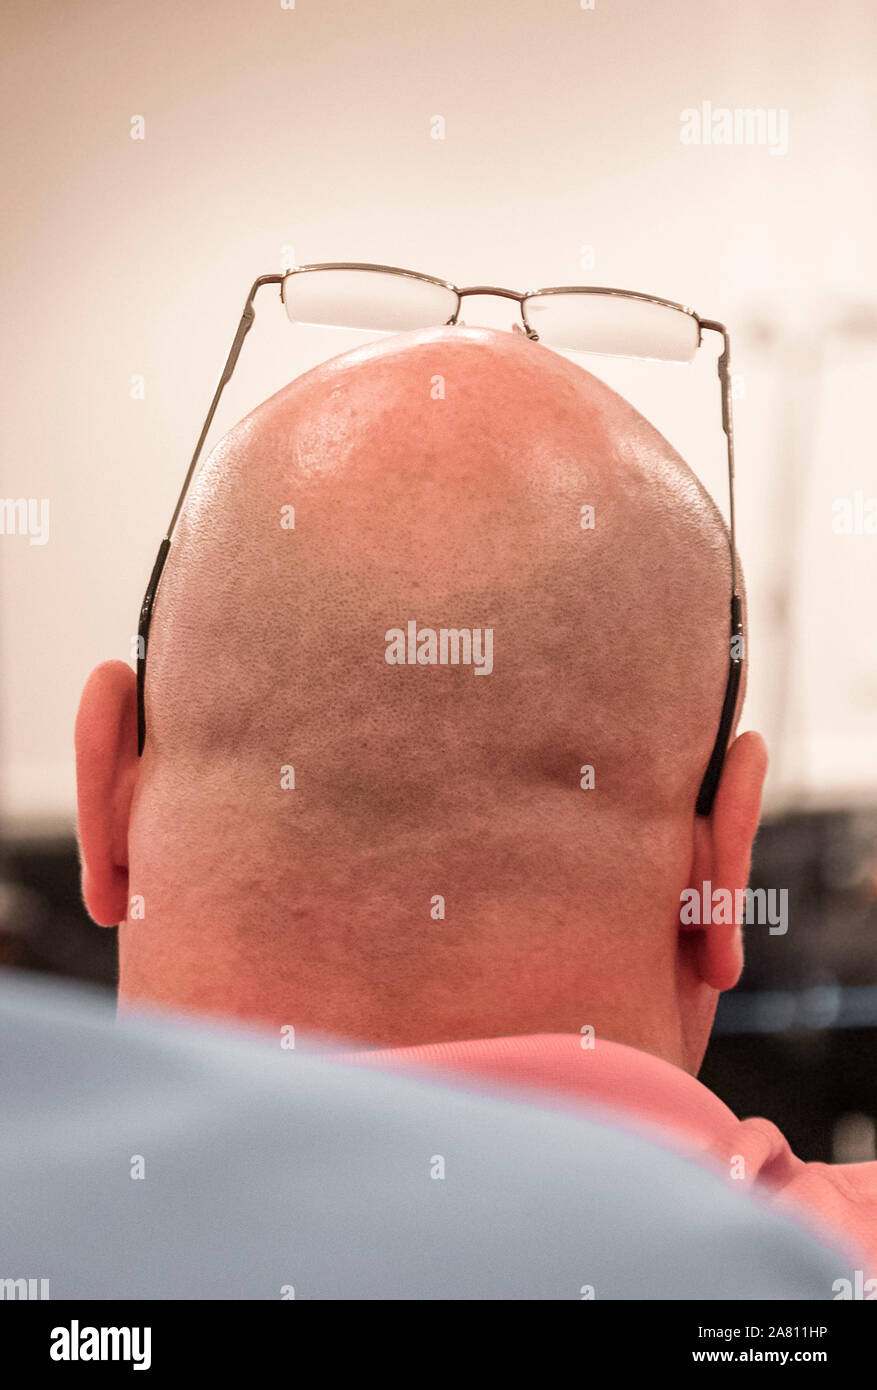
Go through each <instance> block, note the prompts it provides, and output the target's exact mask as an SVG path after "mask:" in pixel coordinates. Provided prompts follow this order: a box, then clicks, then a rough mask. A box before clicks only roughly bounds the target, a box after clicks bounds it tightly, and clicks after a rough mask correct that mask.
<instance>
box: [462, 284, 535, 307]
mask: <svg viewBox="0 0 877 1390" xmlns="http://www.w3.org/2000/svg"><path fill="white" fill-rule="evenodd" d="M457 293H458V295H459V296H460V298H461V299H465V298H466V296H467V295H470V294H472V295H475V294H485V295H495V296H496V297H497V298H499V299H514V300H517V302H518V304H523V302H524V299H525V298H526V296H525V295H523V294H521V293H520V292H519V291H518V290H507V289H504V288H503V287H502V286H501V285H467V286H466V288H465V289H463V290H458V291H457Z"/></svg>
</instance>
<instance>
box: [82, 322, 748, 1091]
mask: <svg viewBox="0 0 877 1390" xmlns="http://www.w3.org/2000/svg"><path fill="white" fill-rule="evenodd" d="M436 376H441V377H442V378H443V379H444V398H443V399H436V398H435V395H434V393H433V392H432V391H431V387H432V384H433V381H434V378H435V377H436ZM584 504H588V505H591V506H593V507H594V509H595V513H594V515H595V525H594V527H593V529H588V530H583V529H582V527H581V525H580V515H581V507H582V506H583V505H584ZM289 505H292V506H294V508H295V529H294V530H288V529H286V528H284V527H282V526H281V524H280V518H281V511H282V508H283V507H285V506H289ZM728 595H729V557H728V543H727V535H726V532H725V529H724V526H723V524H722V522H721V518H720V516H719V514H718V512H717V510H716V508H715V506H714V505H713V503H712V502H711V500H710V499H709V498H708V496H707V495H706V494H705V492H704V491H703V489H702V488H701V486H700V484H699V483H698V482H697V481H696V479H695V478H694V475H693V474H692V473H691V471H690V470H689V468H688V467H687V466H686V464H685V463H683V461H682V460H681V459H679V457H678V456H677V455H676V454H675V453H674V451H673V450H672V449H671V447H670V446H669V445H668V444H667V442H666V441H665V440H664V439H663V438H662V437H661V436H660V435H659V434H658V433H657V431H655V430H654V429H653V428H652V426H651V425H649V424H648V422H647V421H645V420H644V419H643V418H642V417H641V416H639V415H638V414H637V413H636V412H635V411H634V410H633V409H632V407H631V406H630V405H629V404H627V402H625V401H623V400H622V399H621V398H620V397H618V396H617V395H616V394H615V393H614V392H612V391H611V390H610V389H609V388H608V387H607V386H605V385H604V384H603V383H602V382H600V381H599V380H598V379H597V378H595V377H594V376H592V375H590V374H589V373H587V372H585V371H584V370H583V369H582V368H580V367H579V366H577V365H575V364H574V363H571V362H569V361H567V360H566V359H564V358H561V357H559V356H557V355H556V354H554V353H552V352H550V351H548V350H547V349H545V348H543V347H541V346H540V345H538V344H534V343H532V342H529V341H528V340H526V339H522V338H520V337H518V336H516V335H511V334H503V333H495V332H492V331H489V330H486V329H468V328H461V327H457V328H444V329H436V330H430V331H428V332H423V333H415V334H404V335H399V336H397V337H393V338H388V339H384V340H383V341H381V342H379V343H377V344H373V345H369V346H368V347H367V348H361V349H357V350H356V351H355V352H353V353H347V354H345V355H343V356H341V357H338V358H335V359H333V360H332V361H330V362H328V363H326V364H324V365H322V366H320V367H318V368H316V369H315V370H314V371H312V372H309V373H307V374H306V375H305V376H303V377H301V378H298V379H297V380H296V381H294V382H292V383H291V384H290V385H289V386H287V387H286V388H285V389H284V390H282V391H280V392H278V394H277V395H275V396H273V397H272V398H271V399H270V400H268V401H266V402H265V403H264V404H263V405H261V406H260V407H259V408H258V409H257V410H256V411H254V412H253V414H252V415H250V416H248V417H247V419H246V420H245V421H243V422H242V423H241V424H240V425H238V426H237V427H236V428H235V429H234V430H232V431H231V432H230V434H229V435H227V436H226V437H225V439H224V440H223V441H221V443H220V444H219V445H218V447H217V448H216V449H215V450H214V451H213V453H212V454H211V456H210V458H209V459H208V460H207V462H206V464H205V465H204V467H203V469H202V470H201V473H200V475H199V477H198V478H197V479H196V481H195V484H194V486H193V489H192V492H191V495H190V497H189V499H188V501H187V504H186V507H185V509H184V512H183V515H182V517H181V519H180V523H179V527H178V531H177V534H176V535H175V538H174V542H173V546H172V549H171V553H170V557H169V559H168V563H167V567H166V570H165V574H164V576H163V579H162V583H161V586H160V589H159V593H158V599H157V602H156V606H155V612H154V618H153V625H152V635H151V638H150V649H149V664H148V677H147V719H148V730H149V733H148V738H147V746H146V750H145V754H144V757H143V758H142V759H141V760H138V759H137V758H136V756H135V757H133V758H132V757H131V747H130V739H129V737H128V734H129V732H130V727H131V726H130V721H131V719H132V717H133V716H132V710H131V699H132V696H133V690H132V681H133V677H132V675H131V672H130V671H129V670H128V668H126V667H123V666H122V665H121V663H110V664H108V665H107V666H104V667H102V668H98V671H97V672H96V673H95V674H94V675H93V676H92V678H91V681H90V683H89V686H88V687H87V688H86V692H85V695H84V696H83V704H82V708H81V711H80V717H79V722H78V729H77V740H78V762H79V779H80V798H81V805H82V806H84V807H85V814H84V816H83V815H82V813H81V817H80V820H81V836H82V844H83V855H84V890H85V893H86V899H87V901H88V903H89V908H90V910H91V911H92V913H93V915H94V916H95V917H96V919H97V920H105V921H108V922H115V921H118V920H122V919H124V918H125V916H126V912H127V904H128V899H129V895H130V893H133V892H138V893H140V894H142V895H143V897H144V899H145V903H146V917H145V919H144V921H142V922H136V923H135V922H133V921H131V922H125V923H124V925H123V926H122V929H121V932H120V945H121V978H120V998H121V1001H122V1005H123V1007H129V1006H131V1005H133V1004H136V1003H137V1002H138V1001H144V1000H149V1001H154V1002H160V1003H164V1004H168V1005H170V1006H172V1007H176V1008H182V1009H189V1010H193V1011H200V1012H209V1013H218V1014H229V1015H233V1016H236V1017H244V1018H258V1019H261V1020H264V1021H269V1022H271V1023H272V1024H274V1023H277V1022H281V1023H294V1024H295V1026H297V1027H300V1028H303V1029H307V1028H312V1029H318V1030H320V1031H322V1032H330V1033H335V1034H338V1035H341V1036H344V1037H348V1038H354V1039H357V1040H360V1041H363V1042H373V1043H378V1044H384V1045H395V1044H402V1043H414V1042H419V1041H436V1040H439V1039H444V1038H453V1037H462V1036H468V1037H473V1036H488V1035H500V1034H504V1033H525V1032H547V1031H555V1032H556V1031H559V1032H563V1031H572V1032H576V1033H577V1032H578V1031H579V1030H580V1028H581V1026H582V1025H583V1024H584V1023H588V1024H593V1025H594V1026H595V1027H596V1028H597V1031H598V1033H600V1032H602V1035H603V1036H607V1037H612V1038H615V1039H617V1040H620V1041H624V1042H628V1043H631V1044H632V1045H634V1046H640V1047H644V1048H646V1049H647V1050H649V1051H652V1052H655V1053H657V1054H658V1055H662V1056H666V1057H668V1058H669V1059H670V1060H672V1061H675V1062H677V1063H679V1064H681V1065H684V1066H688V1067H689V1068H690V1069H692V1070H694V1069H696V1067H697V1066H698V1065H699V1062H700V1059H701V1057H702V1054H703V1051H704V1049H705V1046H706V1041H707V1038H708V1035H709V1029H710V1026H711V1022H712V1016H713V1012H714V1009H715V1003H716V999H717V991H718V990H720V989H723V988H727V987H729V985H730V984H733V982H734V980H735V978H736V975H737V974H738V973H739V968H740V961H741V947H740V941H739V933H738V932H736V931H735V930H734V929H729V930H728V931H726V932H722V931H721V930H720V929H719V930H713V931H711V933H710V934H707V933H704V932H699V931H688V932H683V931H680V928H679V923H678V907H679V895H680V892H681V891H682V889H684V888H685V887H686V886H688V884H689V883H690V882H695V881H699V879H700V878H705V877H710V876H712V878H713V882H714V884H716V885H718V884H719V883H720V881H722V880H726V881H727V886H729V887H731V888H733V887H735V886H742V884H743V883H744V882H745V879H746V876H747V875H748V863H749V849H750V845H751V840H752V836H753V835H754V832H755V827H756V825H757V820H758V798H759V793H760V786H761V780H762V778H763V775H764V763H765V753H764V748H763V744H762V743H761V740H760V739H759V738H758V736H757V735H744V736H743V737H742V738H741V739H740V740H738V741H737V743H736V744H735V745H734V748H733V749H732V750H731V752H730V754H729V758H728V763H727V766H726V771H725V774H724V776H723V780H722V786H721V789H720V794H719V798H718V799H717V805H716V811H715V812H714V815H713V817H712V818H711V819H710V821H709V822H702V821H698V820H697V818H696V817H695V815H694V802H695V798H696V794H697V788H698V785H699V783H700V779H701V776H702V774H703V769H704V767H705V765H706V761H707V758H708V756H709V752H710V749H711V747H712V742H713V739H714V737H715V731H716V727H717V724H718V717H719V711H720V708H721V701H722V695H723V691H724V683H725V678H726V673H727V624H728V616H727V615H728ZM409 620H415V621H417V622H418V624H419V625H421V626H424V627H432V628H435V629H436V630H438V629H439V628H441V627H457V628H462V627H468V628H476V627H479V628H485V627H491V628H492V629H493V630H494V669H493V671H492V673H491V674H490V675H489V676H486V677H484V678H480V679H476V678H475V677H474V676H473V672H472V669H471V667H469V668H467V667H465V666H459V667H431V666H425V667H424V666H414V667H410V666H407V665H404V666H389V665H388V664H387V663H386V661H385V659H384V653H385V646H386V643H385V640H384V634H385V633H386V631H387V629H389V628H393V627H402V628H404V627H405V624H406V623H407V622H408V621H409ZM586 763H587V764H591V765H593V766H594V768H595V770H596V786H595V789H594V790H593V791H588V792H585V791H583V790H582V789H581V786H580V781H579V778H580V768H581V767H582V765H583V764H586ZM284 765H292V766H294V767H295V790H283V789H282V788H281V783H280V777H281V773H280V769H281V767H283V766H284ZM135 885H136V886H135ZM437 893H440V894H442V895H444V896H445V898H446V902H447V911H446V916H445V919H444V920H443V921H441V922H436V921H435V920H433V919H432V918H431V916H430V910H429V909H430V902H431V898H432V897H433V895H435V894H437Z"/></svg>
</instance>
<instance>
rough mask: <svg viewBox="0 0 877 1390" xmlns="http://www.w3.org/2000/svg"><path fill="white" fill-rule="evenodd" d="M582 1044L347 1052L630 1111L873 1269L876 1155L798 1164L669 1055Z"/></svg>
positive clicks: (538, 1040)
mask: <svg viewBox="0 0 877 1390" xmlns="http://www.w3.org/2000/svg"><path fill="white" fill-rule="evenodd" d="M582 1043H583V1039H582V1038H580V1037H578V1036H577V1035H576V1034H566V1033H541V1034H535V1035H533V1036H530V1037H514V1038H480V1039H476V1040H472V1041H465V1042H448V1043H431V1044H429V1045H426V1046H421V1047H400V1048H391V1049H387V1050H384V1051H370V1052H358V1053H355V1054H354V1055H353V1058H352V1059H350V1058H348V1060H355V1061H357V1062H361V1063H366V1064H368V1065H369V1066H375V1067H380V1068H381V1069H383V1070H392V1069H395V1068H399V1067H402V1068H406V1069H408V1068H414V1069H418V1068H428V1069H429V1070H431V1071H439V1072H447V1073H449V1074H450V1075H451V1077H452V1078H453V1077H457V1078H459V1077H461V1076H465V1077H466V1078H467V1079H473V1078H474V1079H478V1080H484V1081H486V1082H489V1083H491V1084H499V1085H503V1086H512V1087H515V1088H517V1089H518V1090H519V1091H520V1089H521V1088H533V1089H534V1090H536V1091H538V1092H539V1098H540V1099H541V1100H543V1101H544V1100H545V1099H555V1100H556V1099H558V1098H560V1099H562V1100H564V1101H566V1102H571V1103H572V1104H573V1105H582V1106H584V1107H586V1108H587V1109H589V1110H592V1109H593V1108H594V1107H598V1108H603V1107H609V1108H611V1110H613V1111H614V1112H616V1113H615V1115H614V1116H612V1117H611V1118H612V1119H614V1120H615V1121H616V1122H617V1121H618V1119H619V1118H624V1119H627V1120H628V1121H631V1120H633V1121H634V1122H635V1124H634V1127H635V1128H637V1129H639V1130H640V1132H644V1133H646V1135H647V1136H648V1137H651V1138H652V1139H657V1140H658V1141H659V1142H660V1143H662V1144H663V1145H664V1146H665V1147H672V1148H675V1149H677V1150H678V1151H681V1152H683V1153H686V1152H687V1153H688V1154H691V1153H696V1154H697V1155H698V1156H699V1157H701V1158H702V1159H704V1160H706V1162H707V1163H708V1164H710V1166H712V1167H714V1168H717V1169H718V1171H719V1172H721V1173H722V1174H723V1176H724V1177H725V1178H726V1179H727V1180H728V1181H730V1182H738V1183H739V1184H740V1186H741V1187H743V1188H755V1189H756V1190H757V1191H758V1192H759V1194H760V1195H761V1196H766V1195H768V1196H772V1197H773V1198H774V1199H775V1200H776V1202H777V1203H778V1204H782V1205H783V1206H785V1207H787V1208H791V1212H792V1214H794V1215H796V1216H798V1217H799V1218H800V1217H802V1216H804V1217H805V1218H806V1216H807V1215H808V1214H809V1216H810V1217H811V1219H812V1218H815V1220H816V1223H817V1224H818V1223H820V1222H821V1223H822V1224H823V1225H824V1226H825V1227H827V1228H828V1229H829V1231H831V1230H834V1231H835V1232H836V1233H838V1234H840V1235H841V1236H843V1237H846V1239H847V1242H848V1243H851V1244H852V1245H854V1246H856V1247H858V1248H859V1249H860V1250H862V1251H863V1252H864V1253H865V1254H866V1255H867V1256H868V1258H869V1261H870V1265H871V1269H870V1271H866V1274H869V1275H870V1276H873V1275H875V1274H877V1162H872V1163H845V1164H828V1163H805V1162H804V1161H803V1160H802V1159H800V1158H796V1156H795V1155H794V1154H793V1153H792V1150H791V1149H790V1148H789V1144H788V1141H787V1140H786V1139H785V1138H784V1137H783V1135H782V1134H781V1133H780V1131H779V1130H778V1129H777V1127H776V1125H774V1124H772V1123H771V1121H770V1120H763V1119H749V1120H738V1119H737V1117H736V1115H735V1114H734V1113H733V1111H731V1110H729V1109H728V1107H727V1106H726V1105H725V1104H724V1102H723V1101H720V1100H719V1098H718V1096H715V1095H713V1093H712V1091H710V1090H708V1089H707V1087H706V1086H704V1085H702V1083H701V1082H700V1081H698V1080H697V1079H696V1077H693V1076H691V1075H689V1073H688V1072H685V1071H682V1070H681V1069H680V1068H679V1067H675V1066H673V1065H672V1063H670V1062H665V1061H663V1060H662V1059H661V1058H660V1057H653V1056H651V1055H650V1054H649V1053H647V1052H640V1051H638V1050H637V1049H636V1048H632V1047H626V1046H624V1045H623V1044H622V1043H613V1042H604V1041H601V1040H600V1039H597V1040H596V1042H595V1043H594V1045H593V1046H592V1047H583V1046H582Z"/></svg>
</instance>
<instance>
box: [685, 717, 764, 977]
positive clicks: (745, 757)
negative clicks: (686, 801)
mask: <svg viewBox="0 0 877 1390" xmlns="http://www.w3.org/2000/svg"><path fill="white" fill-rule="evenodd" d="M766 773H767V747H766V745H765V742H764V739H763V738H762V737H761V734H756V733H752V732H747V733H745V734H741V735H740V737H739V738H737V739H735V740H734V742H733V743H732V744H731V747H730V748H729V749H728V752H727V755H726V757H725V761H724V765H723V767H722V776H721V779H720V781H719V787H718V791H717V792H716V799H715V802H714V803H713V809H712V813H711V814H710V815H709V816H708V817H707V818H705V819H704V818H702V817H695V821H694V832H695V845H694V860H693V864H692V871H691V877H692V879H693V880H694V882H692V883H691V884H690V885H689V887H691V888H693V889H694V891H695V893H697V894H698V896H700V894H701V893H702V892H703V885H704V883H706V882H709V883H710V884H711V886H712V891H713V892H714V891H715V890H716V889H726V890H727V891H729V892H730V894H731V901H732V902H734V903H736V901H737V899H736V894H737V892H738V891H742V889H744V888H745V887H746V885H747V883H748V882H749V869H750V863H751V859H752V843H753V841H754V839H755V833H756V831H757V830H758V822H759V819H760V817H761V793H762V789H763V786H764V779H765V775H766ZM694 929H695V928H690V927H683V928H682V930H694ZM697 930H698V931H699V940H698V943H697V953H696V960H697V969H698V974H699V975H700V977H701V979H702V980H703V982H704V984H707V985H709V986H710V988H712V989H715V990H719V991H721V990H726V989H733V988H734V986H735V985H736V983H737V981H738V980H739V978H740V974H741V972H742V969H743V928H742V926H741V925H740V924H739V923H737V924H735V923H716V922H713V923H711V924H710V925H708V926H701V927H699V928H697Z"/></svg>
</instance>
